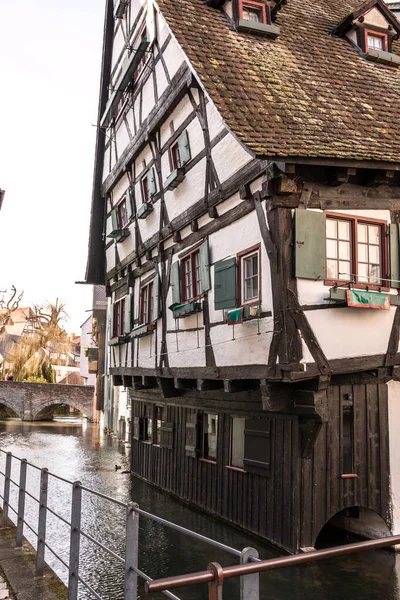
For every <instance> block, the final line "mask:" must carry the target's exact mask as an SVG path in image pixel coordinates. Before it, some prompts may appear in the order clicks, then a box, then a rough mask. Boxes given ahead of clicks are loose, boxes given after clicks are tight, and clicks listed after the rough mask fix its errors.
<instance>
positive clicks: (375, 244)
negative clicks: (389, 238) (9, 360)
mask: <svg viewBox="0 0 400 600" xmlns="http://www.w3.org/2000/svg"><path fill="white" fill-rule="evenodd" d="M385 229H386V223H384V222H380V221H371V222H368V221H364V220H361V219H359V218H357V217H344V216H343V217H342V216H340V215H338V216H335V215H328V216H327V218H326V272H327V279H328V282H336V281H351V282H354V283H355V284H357V285H363V286H367V285H368V286H374V285H375V286H379V287H382V286H384V285H387V282H386V280H385V278H386V277H387V263H388V260H387V254H386V251H385V246H384V240H385Z"/></svg>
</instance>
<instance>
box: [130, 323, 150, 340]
mask: <svg viewBox="0 0 400 600" xmlns="http://www.w3.org/2000/svg"><path fill="white" fill-rule="evenodd" d="M153 331H154V326H153V324H152V323H142V324H141V325H137V326H136V327H135V328H134V329H132V331H131V332H130V334H129V337H130V338H138V337H144V336H146V335H150V334H152V333H153Z"/></svg>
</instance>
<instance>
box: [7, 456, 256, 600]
mask: <svg viewBox="0 0 400 600" xmlns="http://www.w3.org/2000/svg"><path fill="white" fill-rule="evenodd" d="M0 454H4V455H5V468H4V471H1V470H0V475H1V476H3V477H4V489H3V490H2V491H3V494H0V498H1V499H2V506H3V517H2V521H3V526H4V525H6V524H7V522H8V518H9V511H12V512H13V513H15V515H16V517H17V546H22V543H23V529H24V526H25V527H27V528H28V529H29V530H30V531H31V532H32V533H33V534H34V535H35V536H36V538H37V557H36V576H37V577H42V576H43V573H44V552H45V548H47V549H48V550H49V551H50V552H51V553H52V555H53V556H54V557H55V558H56V559H57V560H58V561H60V563H61V564H62V565H63V566H64V567H65V568H66V569H67V571H68V573H69V575H68V597H69V599H70V600H77V598H78V583H79V582H80V583H81V584H82V585H83V586H85V587H86V589H87V590H88V591H89V592H90V593H91V594H92V596H94V597H95V598H97V599H98V600H102V598H101V596H100V595H99V593H98V592H97V591H96V590H94V589H93V588H92V587H91V586H90V585H89V584H88V583H87V582H86V581H84V580H83V579H82V577H81V574H80V569H79V558H80V539H81V537H85V538H86V539H87V540H88V541H89V542H91V543H92V544H94V545H95V546H96V547H98V548H100V549H101V550H103V551H105V552H107V553H108V554H109V556H112V557H113V559H114V560H117V561H118V562H119V563H123V564H124V565H125V575H124V598H125V599H126V600H127V599H129V600H131V599H133V598H136V597H137V578H138V577H140V578H141V579H143V580H144V581H145V585H149V586H150V585H152V584H153V582H152V578H151V577H149V576H148V575H146V573H144V572H143V571H142V570H140V569H139V567H138V553H139V517H145V518H148V519H151V520H153V521H155V522H156V523H159V524H160V525H163V526H165V527H167V528H169V529H173V530H175V531H178V532H180V533H182V534H184V535H187V536H188V537H191V538H194V539H196V540H199V541H201V542H204V543H206V544H208V545H210V546H213V547H214V548H218V549H219V550H222V551H224V552H228V553H230V554H232V555H234V556H236V557H238V558H239V559H240V563H241V564H242V565H243V564H247V563H250V562H253V561H257V560H258V558H257V557H258V552H257V550H255V549H254V548H245V549H243V550H242V551H240V550H237V549H236V548H232V547H230V546H227V545H226V544H223V543H222V542H219V541H217V540H214V539H212V538H209V537H207V536H204V535H202V534H200V533H197V532H195V531H192V530H190V529H187V528H185V527H182V526H181V525H178V524H176V523H173V522H171V521H168V520H167V519H164V518H162V517H159V516H157V515H154V514H152V513H149V512H147V511H145V510H143V509H141V508H139V506H138V505H137V504H135V503H129V504H128V503H126V502H122V501H120V500H117V499H116V498H112V497H110V496H108V495H106V494H103V493H102V492H99V491H96V490H93V489H91V488H88V487H86V486H84V485H82V484H81V482H80V481H75V482H73V481H69V480H68V479H65V478H64V477H61V476H60V475H56V474H55V473H51V472H49V471H48V469H45V468H40V467H38V466H36V465H34V464H32V463H29V462H28V461H27V460H26V459H23V458H22V459H21V458H19V457H16V456H14V455H13V454H12V453H11V452H9V451H5V450H3V449H2V448H0ZM14 459H15V460H18V462H19V463H20V466H18V470H19V483H18V482H17V481H16V480H17V479H18V477H15V476H14V479H15V480H14V479H12V474H14V473H13V470H14V469H13V464H14V463H13V460H14ZM27 467H33V468H34V469H36V470H37V471H38V472H39V474H38V476H39V478H40V494H39V495H40V498H37V497H36V495H34V494H33V493H32V488H31V491H29V490H28V489H27V487H28V485H27V484H30V485H31V484H32V480H31V479H29V478H27ZM18 470H17V472H18ZM50 477H52V478H55V479H58V480H59V481H61V482H63V483H66V484H68V485H69V486H71V488H72V497H71V500H70V501H69V508H70V511H71V518H70V521H68V520H67V519H66V518H64V517H63V516H61V515H60V514H58V513H57V512H56V511H55V510H53V509H52V508H51V507H50V506H49V504H48V498H47V496H48V481H49V478H50ZM36 481H37V480H36ZM10 484H13V485H14V486H15V487H16V488H17V491H18V507H17V508H18V510H16V509H15V508H14V507H13V506H12V505H11V500H10V496H11V499H12V500H13V499H14V497H15V496H14V489H13V491H12V492H13V493H12V495H11V494H10ZM35 491H36V490H35ZM83 492H85V493H88V494H91V495H93V496H97V497H99V498H102V499H104V500H106V501H109V502H111V503H112V504H114V506H117V507H119V508H123V509H124V510H125V520H126V531H125V540H126V548H125V555H124V557H122V556H120V555H119V554H117V553H116V552H114V550H112V549H111V548H108V547H107V546H106V545H105V544H103V543H102V542H100V541H99V540H96V539H95V538H94V537H92V536H91V535H90V534H89V533H88V532H86V531H84V524H83V523H82V527H81V515H82V510H83V506H84V505H83V504H82V493H83ZM26 496H27V497H29V498H31V500H32V501H35V502H36V503H38V504H39V507H38V508H39V514H38V522H37V531H35V529H34V528H33V527H32V525H31V524H30V523H28V522H27V520H26V518H25V497H26ZM50 515H52V516H54V517H56V518H57V519H59V520H60V521H61V522H63V523H64V524H65V525H67V526H68V527H69V530H70V541H69V545H68V550H69V561H68V562H66V561H65V560H64V559H63V558H61V556H59V555H58V553H57V552H56V550H55V549H54V548H52V547H51V546H50V544H49V543H48V540H47V539H46V520H47V517H48V516H50ZM13 520H14V517H13ZM206 576H207V577H209V573H208V572H206ZM256 578H257V576H256ZM250 579H251V578H250ZM207 580H208V579H207ZM242 584H243V585H242V586H241V596H240V597H241V600H245V599H246V600H253V599H254V600H258V593H257V594H254V593H253V594H252V595H251V597H250V596H249V595H248V593H247V589H248V588H246V582H245V581H244V580H243V582H242ZM252 585H253V588H252V589H254V580H253V582H252ZM161 591H162V593H163V594H164V595H165V596H167V597H168V598H170V599H171V600H180V599H179V598H178V596H176V595H175V594H173V593H172V592H170V591H168V589H167V588H165V589H163V590H161Z"/></svg>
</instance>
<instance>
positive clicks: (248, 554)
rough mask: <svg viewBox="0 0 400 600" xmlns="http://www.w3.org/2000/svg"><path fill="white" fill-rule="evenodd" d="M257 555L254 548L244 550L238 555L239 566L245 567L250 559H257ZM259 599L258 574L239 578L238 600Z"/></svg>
mask: <svg viewBox="0 0 400 600" xmlns="http://www.w3.org/2000/svg"><path fill="white" fill-rule="evenodd" d="M258 557H259V554H258V551H257V550H256V549H255V548H244V549H243V550H242V553H241V555H240V564H241V565H247V563H249V562H252V561H251V559H252V558H258ZM259 598H260V574H259V573H254V574H253V575H243V576H242V577H241V578H240V600H259Z"/></svg>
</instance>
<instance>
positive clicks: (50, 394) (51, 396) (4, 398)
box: [0, 381, 94, 421]
mask: <svg viewBox="0 0 400 600" xmlns="http://www.w3.org/2000/svg"><path fill="white" fill-rule="evenodd" d="M93 394H94V387H93V386H92V385H67V384H62V383H27V382H19V381H0V405H1V404H3V405H4V406H6V407H7V408H10V409H11V410H13V411H14V412H15V413H16V414H17V416H18V417H20V418H21V419H22V421H46V420H47V421H48V420H49V419H51V418H52V415H53V412H54V409H55V408H56V407H57V406H59V405H60V404H67V405H68V406H72V407H73V408H76V409H77V410H79V411H80V412H81V413H83V415H84V416H85V417H87V418H88V419H89V420H93Z"/></svg>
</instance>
